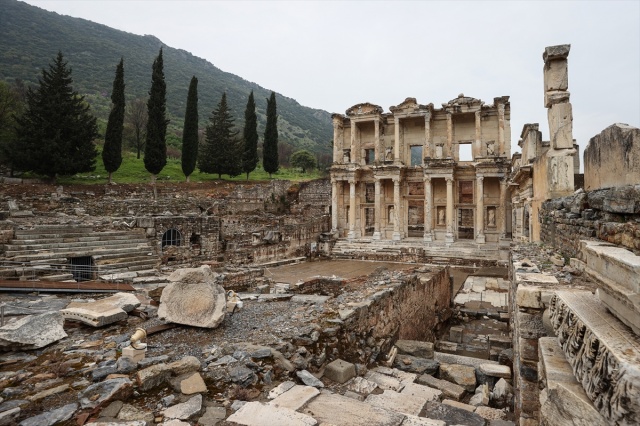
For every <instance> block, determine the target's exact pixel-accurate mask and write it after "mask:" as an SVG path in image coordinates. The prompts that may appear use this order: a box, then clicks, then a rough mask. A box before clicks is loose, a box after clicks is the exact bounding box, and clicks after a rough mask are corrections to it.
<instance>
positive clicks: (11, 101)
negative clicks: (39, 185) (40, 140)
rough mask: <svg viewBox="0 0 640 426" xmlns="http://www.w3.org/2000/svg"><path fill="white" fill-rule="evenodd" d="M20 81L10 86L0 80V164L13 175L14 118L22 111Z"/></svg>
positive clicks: (22, 102)
mask: <svg viewBox="0 0 640 426" xmlns="http://www.w3.org/2000/svg"><path fill="white" fill-rule="evenodd" d="M21 83H22V82H21V81H16V83H15V84H14V85H13V86H11V85H9V84H8V83H6V82H4V81H1V80H0V164H3V165H5V166H7V167H9V168H10V169H11V172H12V173H13V161H12V158H13V157H12V153H13V151H14V149H15V145H16V144H17V134H16V116H19V115H20V114H21V113H22V111H23V110H24V106H25V105H24V104H25V99H24V91H23V90H21V87H20V86H21Z"/></svg>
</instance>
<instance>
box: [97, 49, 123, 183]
mask: <svg viewBox="0 0 640 426" xmlns="http://www.w3.org/2000/svg"><path fill="white" fill-rule="evenodd" d="M111 102H112V104H113V105H112V106H111V112H110V113H109V121H108V122H107V131H106V133H105V135H104V147H103V148H102V162H103V164H104V168H105V170H106V171H107V172H108V173H109V183H111V182H112V180H111V177H112V175H113V172H115V171H117V170H118V169H119V168H120V165H121V164H122V131H123V129H124V109H125V99H124V60H123V59H122V58H120V63H119V64H118V66H117V68H116V77H115V79H114V80H113V90H112V92H111Z"/></svg>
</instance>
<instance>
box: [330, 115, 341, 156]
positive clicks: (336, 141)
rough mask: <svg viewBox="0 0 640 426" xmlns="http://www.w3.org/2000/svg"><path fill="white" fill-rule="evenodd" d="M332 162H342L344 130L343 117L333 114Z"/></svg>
mask: <svg viewBox="0 0 640 426" xmlns="http://www.w3.org/2000/svg"><path fill="white" fill-rule="evenodd" d="M331 118H332V120H333V162H334V163H340V162H342V143H343V141H342V136H343V132H344V129H343V127H342V122H343V117H342V116H341V115H340V114H333V115H332V116H331Z"/></svg>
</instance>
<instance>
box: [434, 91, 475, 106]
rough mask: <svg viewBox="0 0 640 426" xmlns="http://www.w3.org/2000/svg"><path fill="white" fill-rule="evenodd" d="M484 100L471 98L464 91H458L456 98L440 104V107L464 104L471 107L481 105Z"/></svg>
mask: <svg viewBox="0 0 640 426" xmlns="http://www.w3.org/2000/svg"><path fill="white" fill-rule="evenodd" d="M482 105H484V102H483V101H481V100H480V99H476V98H472V97H470V96H465V95H464V93H460V94H459V95H458V97H457V98H454V99H451V100H450V101H449V102H447V103H446V104H442V107H443V108H445V109H449V108H461V107H463V106H466V107H468V108H471V107H482Z"/></svg>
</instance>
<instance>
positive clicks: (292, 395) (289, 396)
mask: <svg viewBox="0 0 640 426" xmlns="http://www.w3.org/2000/svg"><path fill="white" fill-rule="evenodd" d="M319 393H320V391H319V390H318V389H316V388H314V387H313V386H301V385H295V386H294V387H293V388H291V389H289V390H288V391H286V392H285V393H283V394H282V395H279V396H278V397H276V398H275V399H274V400H273V401H271V402H270V403H269V404H271V405H275V406H277V407H285V408H290V409H292V410H297V409H299V408H300V407H302V406H303V405H305V404H306V403H307V402H309V401H310V400H311V399H312V398H314V397H316V396H317V395H318V394H319Z"/></svg>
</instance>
